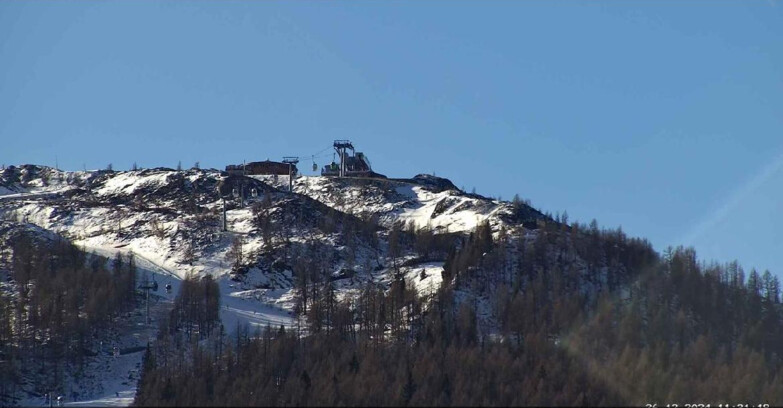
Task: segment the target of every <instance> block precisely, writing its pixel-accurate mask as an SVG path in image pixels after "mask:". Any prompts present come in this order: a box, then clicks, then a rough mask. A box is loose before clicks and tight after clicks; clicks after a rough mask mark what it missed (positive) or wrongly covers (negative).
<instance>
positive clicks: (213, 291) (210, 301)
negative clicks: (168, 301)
mask: <svg viewBox="0 0 783 408" xmlns="http://www.w3.org/2000/svg"><path fill="white" fill-rule="evenodd" d="M219 326H220V288H219V287H218V284H217V282H215V280H214V279H213V278H212V276H210V275H206V276H204V277H202V278H196V277H195V275H193V274H188V275H187V276H186V277H185V279H183V280H182V282H181V284H180V287H179V292H178V293H177V296H176V297H175V298H174V307H172V309H171V312H169V317H168V319H167V320H165V321H164V323H163V328H164V329H166V331H167V332H168V333H169V334H171V335H174V334H176V333H180V332H181V333H182V334H183V335H184V337H186V338H187V340H188V341H191V340H192V339H194V338H195V339H197V340H203V339H206V338H208V337H209V336H210V335H211V334H212V333H213V332H214V331H215V329H216V328H217V327H219ZM194 334H197V335H198V336H196V337H194Z"/></svg>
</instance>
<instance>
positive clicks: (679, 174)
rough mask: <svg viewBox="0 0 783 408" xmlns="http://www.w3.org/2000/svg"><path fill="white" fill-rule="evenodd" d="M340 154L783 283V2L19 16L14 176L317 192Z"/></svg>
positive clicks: (3, 134)
mask: <svg viewBox="0 0 783 408" xmlns="http://www.w3.org/2000/svg"><path fill="white" fill-rule="evenodd" d="M334 139H350V140H352V141H353V142H354V144H355V145H356V146H357V150H360V151H364V152H365V153H366V154H367V155H368V156H369V158H370V159H371V161H372V163H373V166H374V168H375V170H376V171H378V172H380V173H383V174H386V175H388V176H395V177H409V176H413V175H415V174H418V173H433V172H434V173H435V174H436V175H439V176H443V177H448V178H450V179H451V180H452V181H453V182H454V183H455V184H456V185H457V186H460V187H464V188H465V189H467V190H470V189H471V188H473V187H475V188H476V190H477V192H478V193H481V194H484V195H492V196H495V197H497V196H501V197H502V198H503V199H510V198H511V197H512V196H513V195H514V194H515V193H519V194H520V196H522V197H523V198H528V199H530V200H531V201H532V203H533V205H534V206H535V207H537V208H540V209H543V210H544V211H551V212H552V213H555V212H557V211H563V210H567V211H568V214H569V216H570V219H571V220H578V221H582V222H589V221H590V220H591V219H592V218H596V219H597V220H598V222H599V224H601V225H602V226H606V227H612V228H613V227H617V226H622V228H623V229H624V230H625V231H626V232H627V233H629V234H630V235H633V236H644V237H647V238H648V239H650V240H651V241H652V243H653V244H654V245H655V247H656V248H657V249H659V250H662V249H663V248H665V246H667V245H677V244H683V245H693V246H695V247H696V249H697V252H698V253H699V255H700V256H701V257H704V258H712V259H716V260H719V261H729V260H732V259H737V260H739V261H740V262H741V263H742V264H743V266H745V267H746V269H750V268H751V267H756V268H758V269H760V270H763V269H765V268H769V269H770V270H771V271H773V272H775V273H777V274H778V275H782V274H783V216H781V213H780V210H781V208H782V207H781V202H782V200H783V188H781V187H783V2H781V1H779V0H757V1H752V0H746V1H716V2H706V1H691V2H682V1H648V2H642V1H638V2H636V1H635V2H631V1H606V2H599V1H594V2H576V1H571V2H544V1H514V2H512V1H456V0H455V1H448V2H447V1H426V2H422V1H365V2H348V1H340V2H325V1H324V2H321V1H318V2H315V1H296V2H282V1H264V2H260V1H258V2H251V1H220V2H218V1H192V2H188V1H176V2H175V1H169V2H154V1H122V2H112V1H101V2H98V1H56V2H55V1H24V2H23V1H9V0H0V162H2V163H5V164H6V165H7V164H21V163H36V164H46V165H54V163H55V159H56V160H57V161H58V162H59V165H60V167H61V168H63V169H66V170H78V169H81V168H82V167H83V166H86V167H87V168H104V167H106V165H107V164H108V163H113V165H114V168H115V169H128V168H130V166H131V165H132V164H133V162H137V163H138V164H139V165H140V166H143V167H154V166H167V167H175V166H176V165H177V162H178V161H182V163H183V166H186V167H190V166H191V165H192V164H193V163H194V162H196V161H199V162H200V163H201V165H202V167H215V168H223V166H225V165H226V164H229V163H237V162H240V163H241V162H242V160H248V161H252V160H264V159H267V158H269V159H272V160H279V159H280V158H281V157H282V156H284V155H299V156H301V157H302V159H303V163H302V164H303V165H302V166H300V168H302V169H303V170H305V171H304V174H312V172H311V171H310V169H311V166H312V162H311V160H310V159H307V158H305V157H306V156H310V155H313V154H315V153H318V152H324V151H325V152H326V157H323V156H322V157H318V158H316V159H315V160H314V161H315V162H316V163H318V165H323V164H325V163H326V162H328V161H331V159H332V157H331V154H330V146H331V143H332V141H333V140H334ZM324 149H326V150H324Z"/></svg>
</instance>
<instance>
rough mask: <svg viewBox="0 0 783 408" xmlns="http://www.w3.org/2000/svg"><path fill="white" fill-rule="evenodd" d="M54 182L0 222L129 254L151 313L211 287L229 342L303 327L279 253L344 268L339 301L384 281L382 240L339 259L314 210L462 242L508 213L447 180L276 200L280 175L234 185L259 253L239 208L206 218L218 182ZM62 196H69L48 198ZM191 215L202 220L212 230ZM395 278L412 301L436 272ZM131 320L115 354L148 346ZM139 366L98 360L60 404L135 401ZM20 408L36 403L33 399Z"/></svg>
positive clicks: (316, 189)
mask: <svg viewBox="0 0 783 408" xmlns="http://www.w3.org/2000/svg"><path fill="white" fill-rule="evenodd" d="M60 173H61V174H60ZM60 173H52V174H54V176H51V175H50V176H49V177H48V179H49V181H47V184H46V185H43V184H42V183H40V182H39V181H36V180H32V181H30V182H28V183H27V184H26V187H25V188H24V191H21V189H20V188H19V186H18V185H16V187H14V189H13V190H11V189H8V188H5V187H3V188H4V190H0V218H7V219H12V220H15V221H18V222H28V223H32V224H35V225H38V226H40V227H41V228H44V229H46V230H50V231H54V232H57V233H60V234H63V235H66V236H68V237H70V238H71V239H72V240H73V241H74V243H75V244H77V245H79V246H81V247H83V249H84V250H85V251H87V252H93V251H94V252H95V253H96V254H99V255H102V256H106V257H107V258H112V257H113V256H114V255H115V253H117V252H121V253H123V254H125V255H127V254H128V253H130V252H133V254H134V255H135V256H136V263H137V266H138V268H139V273H140V274H141V275H144V274H147V275H149V276H150V277H154V278H155V280H156V281H157V282H158V283H159V287H160V288H161V289H160V290H159V291H158V292H157V293H156V294H155V297H154V298H155V302H154V309H155V310H156V311H157V312H156V313H163V312H165V311H167V310H169V309H170V307H171V303H172V301H173V299H174V296H176V294H177V292H178V289H179V284H180V282H181V279H183V278H184V277H185V276H187V275H188V274H190V273H193V274H195V275H197V276H204V275H211V276H212V277H214V278H215V279H216V281H217V283H218V285H219V287H220V294H221V310H220V317H221V319H222V323H223V326H224V328H225V329H226V330H227V331H228V332H231V331H233V330H235V328H236V327H237V326H238V325H240V324H248V325H250V327H251V333H252V332H253V328H254V327H264V326H266V325H271V326H272V327H275V328H276V327H279V326H280V325H283V326H286V327H288V328H293V327H297V326H300V325H301V324H302V322H297V321H296V318H295V317H294V315H293V309H294V305H295V296H294V288H293V284H292V283H293V280H292V270H291V268H292V267H291V266H290V265H287V264H286V263H292V262H295V261H296V257H297V255H296V253H295V252H294V253H293V254H287V255H281V254H282V252H284V251H285V252H286V253H287V251H288V250H287V249H286V248H289V247H293V248H303V247H306V246H308V245H310V243H312V242H316V243H318V244H319V245H321V246H323V247H324V248H328V251H330V253H329V254H327V255H329V256H327V257H325V259H324V260H319V261H323V263H324V265H322V266H323V267H325V268H327V270H326V272H327V273H331V274H332V276H336V275H337V274H338V273H339V271H341V270H343V269H350V270H353V271H360V273H357V274H356V275H355V276H354V277H353V278H351V279H338V280H336V281H335V287H336V289H337V297H338V299H339V298H343V297H345V296H347V295H348V294H351V293H356V291H357V290H358V289H359V288H360V286H361V284H362V283H363V282H367V281H373V282H375V283H380V284H382V285H388V284H389V283H390V279H391V274H390V273H389V265H390V264H391V262H390V259H388V258H387V254H386V247H387V245H388V244H387V243H385V242H384V239H385V238H384V237H385V235H384V234H385V232H382V233H380V234H379V235H380V240H381V243H380V246H379V248H370V247H369V246H368V245H367V244H366V243H359V244H358V247H357V248H355V249H354V251H355V253H353V254H352V256H351V257H348V256H346V254H347V253H348V252H349V251H348V249H347V244H346V243H345V242H340V241H341V239H340V238H339V237H338V235H339V234H335V233H327V232H324V231H323V230H322V229H320V228H319V227H317V226H314V225H317V224H318V223H319V222H321V221H322V220H323V218H324V214H322V212H323V211H324V210H323V209H324V208H328V207H331V208H333V209H335V210H337V211H341V212H343V213H346V214H353V215H357V216H362V215H375V216H377V217H378V219H379V222H380V224H381V225H382V226H385V227H388V226H390V225H392V224H393V223H396V222H400V221H402V222H406V223H413V224H414V225H415V226H417V227H419V228H422V227H430V228H432V229H433V230H434V231H435V232H436V233H444V232H451V233H453V232H470V231H472V230H473V229H474V228H475V227H476V225H477V224H478V223H480V222H483V221H489V223H490V225H491V226H492V227H493V230H495V232H497V229H498V226H499V225H501V224H502V223H503V220H502V219H503V217H505V216H509V215H510V214H511V211H512V210H511V206H510V204H509V203H506V202H500V201H497V200H491V199H488V198H484V197H481V196H476V195H471V194H465V193H464V192H462V191H460V190H458V189H456V188H455V187H453V185H451V183H450V182H448V180H445V179H437V178H428V176H427V177H418V176H417V178H415V179H410V180H347V179H334V178H327V177H317V176H313V177H298V178H297V179H296V180H294V192H295V193H298V194H294V195H289V194H287V193H284V191H287V189H288V178H287V177H285V176H280V177H277V178H276V180H275V178H274V177H271V176H269V177H266V176H253V178H254V179H255V180H251V179H247V178H240V179H241V180H240V181H241V182H245V181H250V182H253V183H256V187H258V188H259V192H261V191H262V189H263V193H260V194H258V197H255V198H248V199H247V200H248V201H249V202H250V203H249V204H252V202H253V201H256V202H258V201H261V200H262V197H272V198H273V208H271V209H270V210H269V214H272V215H274V216H275V217H272V218H274V223H275V224H276V229H277V231H278V233H277V234H278V235H276V236H275V237H273V244H272V246H273V249H272V250H270V249H269V248H268V247H267V246H266V244H265V242H264V238H263V234H262V232H261V230H260V228H259V226H258V222H257V221H256V220H255V219H254V214H253V211H251V209H250V206H249V205H248V206H245V207H244V208H242V207H240V206H239V205H237V203H230V205H229V209H228V211H227V214H226V215H227V224H228V231H225V232H224V231H221V230H220V228H219V227H218V224H217V222H215V221H214V220H216V219H217V214H218V213H219V211H218V210H219V209H221V208H222V203H221V201H220V199H219V196H218V195H217V194H216V193H215V188H216V186H217V185H218V184H219V181H220V180H222V179H221V177H220V175H219V173H218V172H216V171H201V170H197V171H193V170H191V171H184V172H177V171H172V170H165V169H150V170H142V171H134V172H115V173H105V172H104V173H101V174H97V173H91V172H86V173H85V172H71V173H68V172H60ZM51 180H57V181H56V182H52V181H51ZM444 180H445V181H444ZM264 183H266V184H264ZM39 184H40V185H39ZM77 188H78V189H79V190H76V189H77ZM254 188H255V187H254ZM70 189H73V190H74V191H72V192H71V193H69V194H65V195H57V194H58V193H62V192H66V191H68V190H70ZM245 191H247V190H245ZM188 199H192V200H194V201H195V202H197V204H198V206H199V207H200V208H199V211H198V212H194V211H192V210H188V211H185V210H184V207H183V202H184V201H186V200H188ZM227 201H228V200H227ZM321 203H322V204H325V205H326V206H327V207H324V206H323V205H322V204H321ZM319 206H320V207H319ZM292 207H293V208H292ZM286 210H287V211H288V212H287V213H286ZM281 214H283V215H285V214H288V216H289V217H288V218H287V221H286V222H287V223H284V222H283V221H282V219H283V218H285V217H283V216H281ZM293 214H297V215H296V217H294V216H293ZM199 217H213V218H212V219H213V221H209V220H207V221H204V220H203V219H202V218H199ZM281 217H282V218H281ZM297 217H298V218H297ZM319 217H320V218H319ZM291 223H293V224H291ZM281 234H287V235H289V236H288V239H287V240H283V238H282V235H281ZM235 238H240V239H241V240H242V242H243V245H242V248H243V251H242V252H243V255H244V258H245V264H246V266H247V270H248V271H247V273H246V274H245V275H244V276H243V277H241V278H240V279H237V280H234V279H232V275H231V274H230V272H231V267H230V264H231V262H230V261H229V259H228V256H227V255H228V253H229V250H230V249H231V244H232V241H233V240H234V239H235ZM187 242H194V243H195V244H193V248H192V249H193V252H194V254H193V255H194V256H193V259H191V260H187V259H186V256H185V253H186V250H185V248H186V246H187ZM326 258H328V259H326ZM348 259H351V261H348ZM411 259H412V257H408V258H406V260H411ZM278 261H282V262H280V264H281V265H282V266H281V267H280V268H278V269H275V268H274V267H273V266H274V263H275V262H278ZM349 262H352V263H351V264H349ZM383 265H385V266H383ZM400 269H401V271H402V272H403V274H404V276H405V277H406V281H407V282H408V283H409V284H410V285H411V287H413V288H415V289H416V290H418V291H419V293H420V294H423V295H426V294H430V293H433V292H434V291H436V290H437V289H438V288H439V286H440V285H441V281H442V273H441V272H442V271H443V262H425V263H420V264H418V265H410V266H404V267H401V268H400ZM166 283H170V284H171V285H172V289H173V290H172V291H171V293H165V290H163V289H162V288H163V287H164V286H165V285H166ZM135 319H136V320H134V321H137V322H140V323H141V325H136V326H132V325H131V326H128V327H124V328H123V329H124V330H126V332H125V336H124V337H125V338H126V340H123V341H126V342H127V344H123V345H122V347H138V346H143V345H145V344H146V342H147V339H149V338H151V337H154V331H155V324H154V323H155V322H153V324H152V325H146V324H144V321H143V317H140V316H136V317H135ZM138 319H141V320H138ZM134 342H135V343H134ZM134 344H135V346H134ZM142 356H143V352H136V353H130V354H126V355H121V356H119V357H117V358H115V357H113V356H111V355H110V354H107V355H103V354H101V355H99V356H98V357H96V358H95V362H94V364H95V367H94V370H95V375H96V378H99V379H100V381H97V382H95V383H90V382H89V381H87V382H85V384H86V385H85V386H84V389H83V390H81V391H77V392H78V394H79V396H78V398H76V400H74V398H73V395H68V396H67V397H68V398H67V400H68V401H67V403H69V404H76V405H101V406H104V405H128V404H129V403H131V402H132V399H133V396H134V395H135V386H136V380H137V377H134V376H137V375H138V370H139V368H140V364H141V358H142ZM23 403H24V404H25V405H40V404H41V403H42V399H38V400H34V399H31V400H28V401H24V402H23Z"/></svg>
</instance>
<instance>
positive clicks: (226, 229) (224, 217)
mask: <svg viewBox="0 0 783 408" xmlns="http://www.w3.org/2000/svg"><path fill="white" fill-rule="evenodd" d="M222 199H223V231H224V232H225V231H228V228H226V198H225V197H222Z"/></svg>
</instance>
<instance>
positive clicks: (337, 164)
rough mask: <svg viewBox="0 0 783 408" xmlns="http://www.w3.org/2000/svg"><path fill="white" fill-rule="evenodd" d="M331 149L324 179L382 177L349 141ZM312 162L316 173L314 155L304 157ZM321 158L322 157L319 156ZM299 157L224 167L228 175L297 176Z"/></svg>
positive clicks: (336, 144)
mask: <svg viewBox="0 0 783 408" xmlns="http://www.w3.org/2000/svg"><path fill="white" fill-rule="evenodd" d="M332 147H333V148H334V151H335V154H334V156H333V159H332V162H331V163H329V164H327V165H325V166H323V167H322V168H321V175H322V176H325V177H380V178H384V176H383V175H381V174H378V173H375V172H374V171H373V170H372V165H371V164H370V159H369V158H368V157H367V155H366V154H364V153H362V152H357V151H356V149H355V148H354V146H353V143H351V141H350V140H335V141H334V143H333V145H332ZM304 157H305V158H310V159H312V160H313V171H317V169H318V165H317V164H316V163H315V158H316V155H310V156H304ZM319 157H322V156H319ZM298 162H299V157H298V156H297V157H293V156H287V157H284V160H283V161H282V162H276V161H270V160H269V159H267V160H265V161H258V162H250V163H246V164H230V165H228V166H226V173H228V174H229V175H289V174H290V175H293V176H296V175H297V174H298V169H297V168H296V164H297V163H298Z"/></svg>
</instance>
